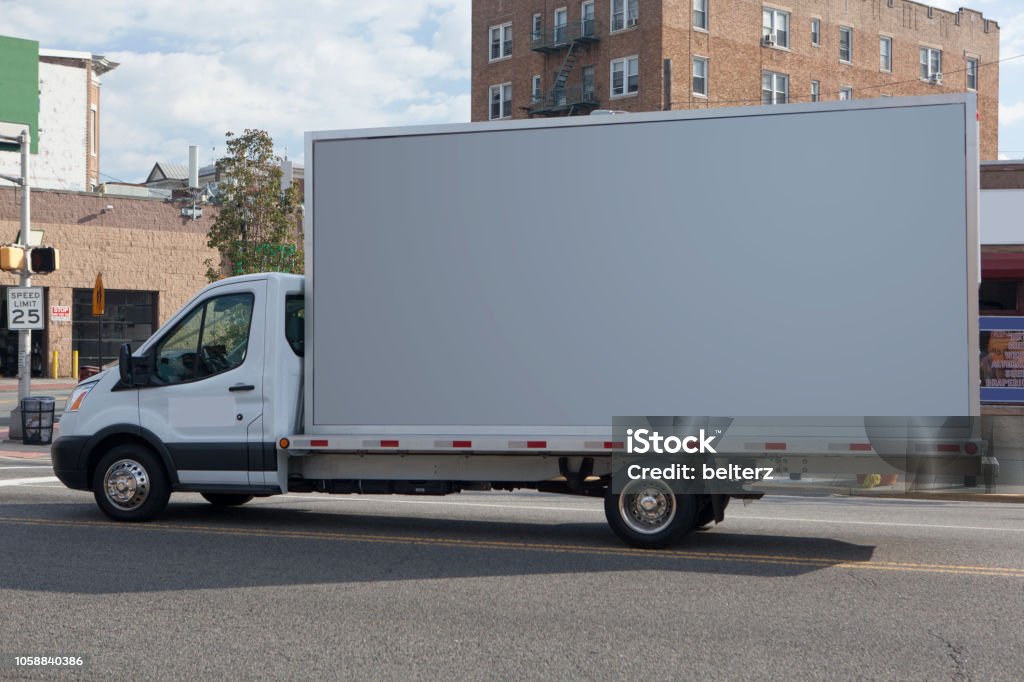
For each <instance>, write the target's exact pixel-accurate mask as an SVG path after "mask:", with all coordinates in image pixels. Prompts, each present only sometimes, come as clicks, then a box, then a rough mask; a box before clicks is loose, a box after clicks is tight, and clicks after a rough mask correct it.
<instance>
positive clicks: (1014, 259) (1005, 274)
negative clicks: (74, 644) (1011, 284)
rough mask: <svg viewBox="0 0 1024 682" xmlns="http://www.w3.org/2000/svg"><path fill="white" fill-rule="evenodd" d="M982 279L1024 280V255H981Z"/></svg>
mask: <svg viewBox="0 0 1024 682" xmlns="http://www.w3.org/2000/svg"><path fill="white" fill-rule="evenodd" d="M981 278H982V279H1024V253H983V254H981Z"/></svg>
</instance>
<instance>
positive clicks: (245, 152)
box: [206, 129, 303, 282]
mask: <svg viewBox="0 0 1024 682" xmlns="http://www.w3.org/2000/svg"><path fill="white" fill-rule="evenodd" d="M227 150H228V151H227V155H226V156H225V157H224V158H222V159H220V160H218V161H217V171H218V174H219V178H220V179H219V183H218V184H219V187H220V193H219V199H220V204H221V205H220V212H219V213H218V214H217V220H216V221H214V223H213V225H212V226H211V227H210V232H209V234H208V235H207V237H208V241H207V245H208V246H209V247H210V248H211V249H217V251H218V252H219V253H220V263H219V264H218V267H214V264H213V259H212V258H211V259H207V261H206V266H207V271H206V276H207V277H208V278H209V279H210V281H211V282H213V281H216V280H218V279H220V278H221V277H225V276H228V275H243V274H247V273H251V272H294V273H301V272H302V267H303V253H302V246H301V243H300V235H299V210H300V206H301V198H300V197H299V191H298V188H297V187H296V186H295V185H294V184H293V185H292V186H291V187H288V188H287V189H283V190H282V188H281V177H282V170H281V163H280V159H279V158H278V157H277V156H274V141H273V140H272V139H271V137H270V135H268V134H267V133H266V132H265V131H263V130H253V129H246V131H245V132H244V133H243V134H242V135H235V134H234V133H230V132H229V133H227Z"/></svg>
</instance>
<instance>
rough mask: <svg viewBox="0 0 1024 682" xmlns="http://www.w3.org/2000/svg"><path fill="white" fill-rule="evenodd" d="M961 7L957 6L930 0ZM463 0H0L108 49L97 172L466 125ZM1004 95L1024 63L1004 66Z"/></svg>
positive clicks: (32, 26)
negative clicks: (252, 146)
mask: <svg viewBox="0 0 1024 682" xmlns="http://www.w3.org/2000/svg"><path fill="white" fill-rule="evenodd" d="M931 4H932V5H934V6H936V7H941V8H943V9H949V10H953V11H956V9H958V8H959V7H960V6H961V5H963V4H965V2H964V0H931ZM966 4H969V5H970V6H972V7H975V8H976V9H978V10H981V11H983V12H984V13H985V16H986V17H989V18H991V19H995V20H997V21H998V22H999V25H1000V39H1001V55H1000V56H1001V57H1002V58H1004V59H1005V58H1007V57H1011V56H1014V55H1017V54H1024V12H1022V11H1021V3H1020V0H972V1H971V2H970V3H966ZM470 13H471V0H374V1H372V2H366V1H365V0H360V1H357V0H305V1H303V2H293V3H282V2H280V1H279V0H218V1H217V2H211V3H207V2H198V1H197V0H191V1H189V0H146V1H145V2H139V0H104V2H102V3H80V2H72V1H71V0H0V17H3V26H2V28H0V32H2V33H4V34H7V35H16V36H20V37H25V38H32V39H36V40H39V41H40V43H41V44H42V46H44V47H49V48H58V49H72V50H86V51H91V52H96V53H102V54H106V55H108V56H109V57H111V58H112V59H114V60H116V61H120V62H121V66H120V67H119V68H117V69H116V70H115V71H113V72H111V73H109V74H108V75H107V76H105V77H104V86H103V118H102V125H103V131H102V133H103V157H102V160H103V168H102V169H101V170H102V171H103V172H104V173H106V174H109V175H112V176H115V177H119V178H122V179H127V180H138V179H141V178H142V177H144V175H145V174H146V173H147V172H148V171H149V168H150V167H151V166H152V164H153V162H154V161H157V160H169V161H178V162H182V161H184V160H185V158H186V147H187V145H188V144H198V145H200V150H201V155H202V159H203V162H204V163H207V162H210V161H211V160H212V154H211V148H212V147H217V148H218V149H219V150H221V151H222V150H223V145H224V133H225V132H226V131H228V130H232V131H236V132H237V131H241V130H242V129H244V128H263V129H266V130H268V131H269V132H270V133H271V135H273V137H274V139H275V141H276V142H277V144H278V147H279V149H280V150H283V149H284V148H285V147H287V148H288V151H289V155H290V156H291V157H293V158H299V157H301V152H302V134H303V132H304V131H306V130H316V129H328V128H330V129H336V128H349V127H360V128H361V127H373V126H382V125H405V124H416V123H437V122H445V121H465V120H468V119H469V96H468V92H469V71H470V63H469V61H470V60H469V58H470V41H471V34H470ZM1000 71H1001V90H1002V99H1003V100H1004V102H1017V101H1019V100H1020V99H1021V98H1020V94H1019V93H1020V92H1021V91H1022V90H1024V59H1019V60H1016V61H1011V62H1006V63H1004V64H1003V65H1001V67H1000ZM1020 107H1021V105H1020V104H1004V106H1003V107H1002V108H1001V112H1002V113H1001V118H1002V120H1001V121H1000V148H1002V149H1009V150H1014V149H1024V115H1022V114H1021V113H1020V112H1021V108H1020Z"/></svg>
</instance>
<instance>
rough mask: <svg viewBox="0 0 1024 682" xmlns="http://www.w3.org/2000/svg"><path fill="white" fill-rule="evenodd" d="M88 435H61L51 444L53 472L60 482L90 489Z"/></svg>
mask: <svg viewBox="0 0 1024 682" xmlns="http://www.w3.org/2000/svg"><path fill="white" fill-rule="evenodd" d="M88 441H89V439H88V437H86V436H60V437H59V438H57V440H55V441H53V445H51V446H50V459H51V460H52V461H53V473H54V474H56V476H57V478H59V479H60V482H61V483H63V484H64V485H66V486H67V487H69V488H74V489H75V490H89V489H90V488H91V486H90V485H89V470H88V467H87V461H86V452H85V445H86V443H87V442H88Z"/></svg>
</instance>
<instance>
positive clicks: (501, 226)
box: [52, 95, 979, 547]
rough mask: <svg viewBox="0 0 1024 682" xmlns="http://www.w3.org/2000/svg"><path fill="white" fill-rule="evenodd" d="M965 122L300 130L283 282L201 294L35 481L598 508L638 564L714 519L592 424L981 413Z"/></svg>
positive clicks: (959, 113)
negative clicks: (297, 239) (291, 260)
mask: <svg viewBox="0 0 1024 682" xmlns="http://www.w3.org/2000/svg"><path fill="white" fill-rule="evenodd" d="M975 120H976V119H975V98H974V96H973V95H949V96H938V97H928V98H913V99H877V100H870V101H855V102H836V103H818V104H795V105H788V106H769V107H749V108H740V109H715V110H707V111H699V112H659V113H649V114H631V115H628V116H602V117H592V118H563V119H555V120H528V121H507V122H493V123H479V124H467V125H443V126H430V127H416V128H397V129H384V130H355V131H342V132H316V133H308V134H307V136H306V150H305V161H306V164H307V169H308V174H307V180H306V187H305V190H306V204H305V209H306V213H305V240H306V275H305V277H301V276H295V275H285V274H273V273H271V274H257V275H246V276H242V277H233V278H230V279H225V280H223V281H219V282H216V283H214V284H211V285H209V286H208V287H206V288H205V289H203V290H202V291H201V292H199V293H198V294H197V295H196V296H195V298H193V299H192V300H191V301H190V302H189V303H188V304H187V305H185V306H184V308H182V309H181V310H180V311H179V312H178V313H177V314H176V315H174V316H173V317H172V318H171V319H170V320H169V321H168V322H167V324H166V325H164V326H163V327H162V328H161V329H160V330H159V331H158V332H157V333H156V334H154V335H153V337H152V338H151V339H149V340H148V341H147V342H146V343H144V344H143V345H142V346H141V347H140V348H138V349H137V350H136V351H135V352H134V354H133V355H131V354H129V351H127V350H125V351H123V352H122V357H121V359H120V371H116V370H115V371H110V370H108V371H105V372H103V373H101V374H99V375H97V376H95V377H91V378H90V379H88V380H86V381H84V382H83V383H81V384H80V385H79V386H78V387H77V388H76V389H75V390H74V392H73V393H72V395H71V396H70V399H69V401H68V404H67V407H66V409H65V412H64V416H63V419H62V421H61V423H60V438H59V439H58V440H57V441H56V442H55V443H54V445H53V451H52V452H53V461H54V467H55V470H56V473H57V475H58V476H59V478H60V479H61V480H62V481H63V482H64V483H65V484H66V485H68V486H70V487H72V488H77V489H82V490H92V491H93V492H94V494H95V498H96V501H97V503H98V504H99V506H100V508H101V509H102V510H103V511H104V512H105V513H106V514H107V515H108V516H110V517H112V518H114V519H119V520H144V519H150V518H153V517H154V516H156V515H157V514H159V513H160V512H161V511H162V510H163V509H164V507H165V505H166V504H167V502H168V497H169V495H170V493H171V492H172V491H192V492H199V493H202V494H203V495H204V496H205V497H206V498H207V499H208V500H209V501H210V502H212V503H214V504H222V505H235V504H242V503H244V502H246V501H248V500H250V499H252V497H253V496H263V495H273V494H279V493H285V492H288V491H309V492H314V491H315V492H324V493H405V494H446V493H454V492H459V491H462V490H512V489H517V488H530V489H538V490H542V491H551V492H564V493H570V494H589V495H604V496H605V498H606V511H607V516H608V520H609V522H610V524H611V526H612V528H613V529H614V530H615V531H616V532H617V533H618V534H619V535H620V536H621V537H623V538H624V539H625V540H626V541H627V542H630V543H633V544H635V545H638V546H646V547H650V546H661V545H664V544H666V543H668V542H671V541H673V540H675V539H676V538H678V537H680V536H681V535H682V534H684V533H686V532H688V531H689V530H691V529H692V528H694V526H695V525H698V524H701V523H706V522H709V521H711V520H721V518H722V513H723V510H724V507H725V504H726V502H727V501H728V499H727V497H725V496H723V495H710V494H709V495H675V494H673V493H672V491H671V490H667V489H665V488H663V487H661V488H660V487H658V486H657V485H653V484H651V485H647V486H646V487H643V488H642V489H633V490H632V491H624V492H622V493H616V492H612V491H611V486H610V474H611V471H612V458H611V454H612V452H613V451H614V450H615V449H616V448H617V447H620V445H619V443H617V442H616V441H614V440H613V436H612V418H613V417H615V416H620V415H636V414H641V415H758V416H759V417H787V416H796V415H799V416H807V417H814V416H822V415H841V416H860V415H881V416H897V415H963V416H976V415H978V414H979V393H978V332H977V319H978V315H977V293H976V292H977V285H978V245H977V213H978V207H977V197H978V157H977V124H976V122H975ZM923 339H926V340H927V342H926V343H924V342H922V340H923ZM825 440H827V439H825ZM822 442H824V441H822ZM763 445H764V447H763V448H761V447H760V446H758V445H757V444H756V443H755V447H753V448H751V447H749V445H748V446H745V447H746V449H747V453H748V454H752V455H754V456H758V457H764V458H767V459H771V458H773V457H778V455H779V454H780V453H779V449H780V447H782V448H784V447H785V445H786V444H785V443H781V444H780V443H779V442H778V437H776V439H775V441H774V442H765V443H763ZM758 450H761V451H760V452H758ZM804 450H805V451H806V448H804ZM804 454H807V453H806V452H804Z"/></svg>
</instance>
